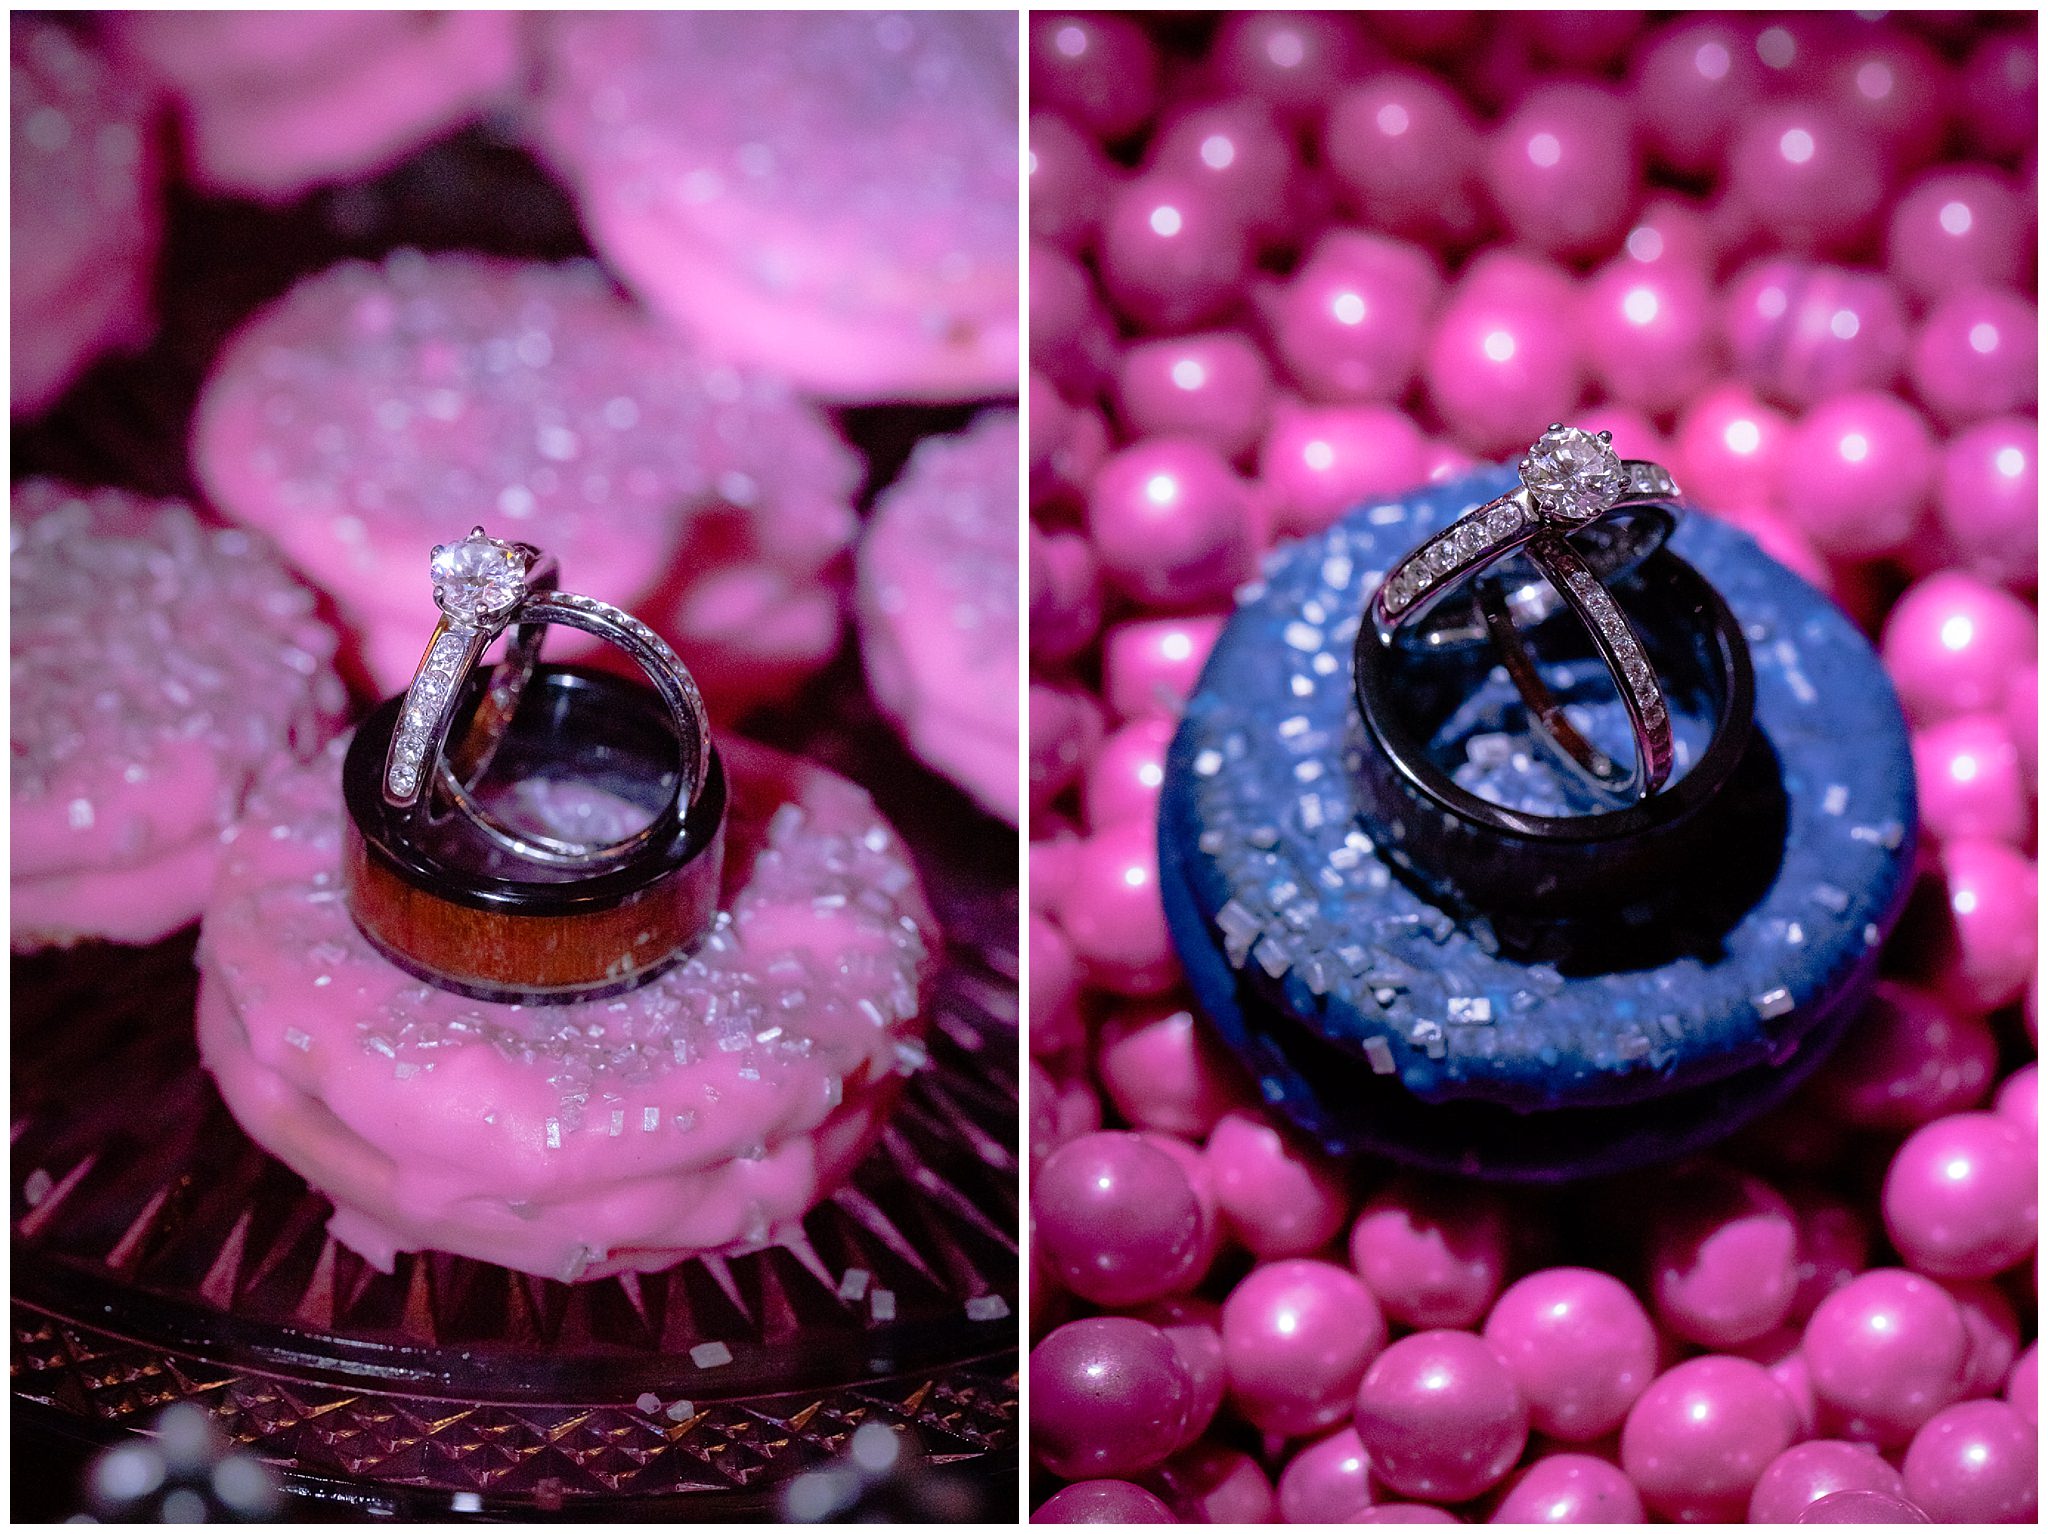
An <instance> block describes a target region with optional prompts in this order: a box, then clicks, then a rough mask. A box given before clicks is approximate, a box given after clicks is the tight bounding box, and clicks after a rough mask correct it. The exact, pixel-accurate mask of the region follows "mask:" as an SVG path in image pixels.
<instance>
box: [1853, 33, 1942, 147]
mask: <svg viewBox="0 0 2048 1534" xmlns="http://www.w3.org/2000/svg"><path fill="white" fill-rule="evenodd" d="M1853 33H1854V35H1853V39H1852V41H1851V42H1850V44H1849V46H1847V47H1846V48H1843V49H1840V50H1839V51H1836V52H1834V53H1833V55H1832V57H1830V59H1829V60H1828V63H1827V70H1826V74H1827V80H1826V86H1825V90H1826V96H1827V101H1828V104H1829V105H1830V106H1832V107H1833V108H1834V109H1835V110H1836V111H1837V112H1839V113H1840V114H1841V116H1842V119H1843V121H1845V122H1846V123H1848V124H1849V126H1850V127H1851V128H1852V129H1854V130H1855V131H1857V132H1858V133H1862V134H1865V135H1868V136H1869V138H1870V139H1871V140H1872V141H1873V142H1875V143H1877V144H1879V145H1881V146H1883V148H1884V151H1885V155H1886V158H1887V159H1888V161H1889V162H1890V168H1891V169H1892V170H1893V171H1899V170H1906V171H1914V170H1918V169H1920V168H1921V167H1922V166H1924V165H1926V164H1927V163H1928V162H1929V161H1930V160H1932V159H1933V158H1934V157H1935V155H1937V154H1938V153H1940V151H1941V142H1942V139H1943V137H1944V136H1945V134H1946V131H1947V128H1948V121H1949V114H1950V111H1951V109H1952V100H1951V97H1952V94H1953V90H1954V81H1953V78H1952V72H1951V70H1950V69H1949V66H1948V63H1947V61H1946V60H1944V59H1943V58H1942V56H1941V55H1940V54H1938V53H1936V52H1935V51H1934V50H1933V49H1932V48H1930V47H1928V46H1927V44H1925V43H1923V42H1922V41H1920V39H1919V38H1917V37H1915V36H1913V35H1912V34H1911V33H1910V32H1903V31H1900V30H1899V29H1897V28H1895V27H1882V28H1880V27H1876V26H1868V25H1861V26H1857V27H1856V28H1854V29H1853Z"/></svg>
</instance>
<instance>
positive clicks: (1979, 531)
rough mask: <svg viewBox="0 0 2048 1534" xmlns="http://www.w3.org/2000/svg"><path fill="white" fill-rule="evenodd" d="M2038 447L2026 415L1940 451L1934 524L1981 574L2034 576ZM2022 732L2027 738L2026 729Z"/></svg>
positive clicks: (2007, 581)
mask: <svg viewBox="0 0 2048 1534" xmlns="http://www.w3.org/2000/svg"><path fill="white" fill-rule="evenodd" d="M2039 452H2040V442H2039V433H2038V431H2037V429H2036V427H2035V424H2034V418H2033V417H2032V416H2000V417H1998V418H1997V419H1996V420H1991V421H1980V422H1979V423H1978V424H1977V425H1975V426H1972V427H1970V428H1969V429H1968V430H1966V431H1962V432H1958V433H1957V434H1956V435H1955V436H1953V437H1951V438H1950V439H1949V441H1948V444H1947V446H1946V447H1944V448H1943V449H1942V454H1941V471H1940V477H1939V479H1938V481H1937V483H1936V486H1935V501H1934V506H1935V511H1936V513H1937V514H1938V515H1939V517H1940V519H1941V530H1942V532H1943V533H1944V534H1945V535H1946V537H1947V539H1948V542H1949V543H1950V544H1951V545H1952V546H1953V547H1954V549H1955V550H1956V552H1957V554H1958V555H1959V556H1960V558H1961V560H1962V563H1963V564H1964V565H1965V567H1966V568H1968V569H1969V570H1971V571H1973V572H1974V573H1976V574H1978V575H1981V576H1983V577H1984V578H1985V579H1986V580H1990V581H1996V582H1999V583H2000V584H2002V585H2006V586H2011V587H2015V588H2020V587H2028V586H2032V585H2033V584H2034V581H2035V579H2036V578H2037V574H2038V571H2039V567H2040V557H2041V548H2040V538H2041V524H2040V517H2039V510H2040V502H2039V499H2038V496H2039V488H2040V479H2039V474H2040V457H2039ZM2035 693H2036V695H2038V689H2036V690H2035ZM2023 735H2024V738H2025V740H2026V741H2027V742H2029V743H2030V742H2031V741H2032V739H2033V731H2032V730H2031V729H2028V730H2026V731H2024V732H2023ZM2029 760H2031V757H2029Z"/></svg>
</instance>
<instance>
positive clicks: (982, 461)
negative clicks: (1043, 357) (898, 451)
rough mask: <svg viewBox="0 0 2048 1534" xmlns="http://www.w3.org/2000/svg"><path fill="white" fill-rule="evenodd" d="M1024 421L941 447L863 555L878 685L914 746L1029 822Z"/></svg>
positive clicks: (918, 470)
mask: <svg viewBox="0 0 2048 1534" xmlns="http://www.w3.org/2000/svg"><path fill="white" fill-rule="evenodd" d="M1017 505H1018V485H1017V418H1016V416H1014V415H1012V414H1010V413H1009V412H1008V411H1002V412H996V413H991V414H988V415H984V416H982V417H981V418H980V419H979V420H977V421H976V422H975V423H974V425H973V426H972V427H971V428H970V429H969V430H968V431H967V432H965V433H964V434H962V435H961V436H958V437H936V438H929V439H927V440H926V441H924V442H922V443H920V444H919V445H918V448H917V451H916V452H915V453H914V454H912V455H911V459H910V464H909V467H908V468H906V469H905V471H904V475H903V478H902V479H901V480H899V481H898V482H897V483H896V484H894V485H892V486H890V488H889V489H888V490H887V491H886V492H884V493H883V495H882V497H881V499H880V500H879V501H878V502H877V503H876V506H875V514H874V518H873V520H872V521H870V522H869V524H868V530H867V535H866V537H865V538H864V539H863V540H862V542H861V546H860V589H859V612H860V634H861V656H862V659H863V660H864V661H865V663H866V666H867V673H868V685H869V687H870V688H872V689H873V691H874V694H875V700H876V701H877V702H878V703H880V704H881V706H882V709H883V712H885V713H887V714H888V715H889V716H890V717H891V718H892V719H894V720H895V722H896V726H897V728H898V729H900V730H901V731H902V732H903V737H904V739H905V740H907V741H908V742H909V743H910V748H911V749H912V750H913V751H915V752H916V753H917V754H918V755H919V756H921V757H923V758H924V759H925V760H926V761H927V762H929V763H931V765H932V766H933V767H935V768H937V769H938V770H939V771H940V772H943V773H944V774H945V775H946V776H947V777H949V778H951V779H953V781H954V782H956V783H958V784H960V786H961V787H963V788H965V789H966V790H967V791H968V792H969V793H970V794H972V795H974V797H975V798H976V799H977V800H978V801H980V803H981V804H982V805H983V806H985V807H986V808H988V809H990V810H992V811H994V812H995V813H996V814H998V815H1000V816H1002V817H1003V818H1004V819H1005V820H1007V821H1009V822H1010V823H1011V824H1012V825H1015V824H1016V823H1017Z"/></svg>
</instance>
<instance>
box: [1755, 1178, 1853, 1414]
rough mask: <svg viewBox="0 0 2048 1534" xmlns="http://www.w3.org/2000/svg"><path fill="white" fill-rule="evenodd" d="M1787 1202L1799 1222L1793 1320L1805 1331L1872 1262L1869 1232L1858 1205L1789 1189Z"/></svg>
mask: <svg viewBox="0 0 2048 1534" xmlns="http://www.w3.org/2000/svg"><path fill="white" fill-rule="evenodd" d="M1786 1200H1787V1202H1789V1203H1790V1204H1791V1205H1792V1212H1793V1214H1794V1215H1795V1216H1797V1218H1798V1220H1799V1262H1798V1269H1797V1271H1798V1275H1799V1287H1798V1289H1797V1290H1795V1291H1794V1293H1793V1295H1792V1310H1791V1313H1790V1317H1789V1319H1790V1320H1791V1321H1792V1322H1794V1323H1796V1324H1797V1325H1800V1326H1804V1325H1805V1324H1806V1321H1807V1319H1808V1317H1810V1316H1811V1315H1812V1314H1813V1312H1814V1309H1815V1307H1817V1306H1818V1305H1819V1304H1820V1302H1821V1301H1822V1300H1824V1299H1826V1298H1827V1297H1828V1296H1829V1295H1831V1294H1833V1293H1834V1292H1835V1291H1836V1290H1837V1289H1839V1288H1841V1287H1842V1286H1843V1285H1844V1284H1846V1283H1848V1282H1849V1280H1850V1279H1852V1278H1854V1277H1855V1276H1856V1275H1857V1274H1858V1273H1861V1272H1862V1271H1863V1269H1864V1267H1865V1266H1866V1265H1867V1264H1868V1263H1869V1261H1870V1227H1869V1224H1868V1223H1867V1222H1866V1221H1865V1220H1864V1218H1863V1216H1862V1214H1861V1213H1859V1212H1858V1211H1857V1209H1856V1208H1855V1206H1853V1205H1851V1204H1849V1203H1847V1202H1845V1201H1844V1200H1842V1199H1839V1198H1836V1197H1835V1196H1833V1195H1832V1194H1829V1193H1826V1192H1823V1191H1821V1190H1819V1189H1815V1188H1808V1187H1799V1188H1793V1189H1789V1190H1788V1191H1787V1194H1786ZM1758 1362H1763V1360H1761V1359H1759V1360H1758ZM1765 1367H1766V1368H1768V1367H1769V1365H1768V1364H1766V1365H1765ZM1780 1383H1783V1382H1782V1381H1780Z"/></svg>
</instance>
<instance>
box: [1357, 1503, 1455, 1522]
mask: <svg viewBox="0 0 2048 1534" xmlns="http://www.w3.org/2000/svg"><path fill="white" fill-rule="evenodd" d="M1344 1521H1345V1522H1346V1523H1456V1522H1458V1519H1457V1518H1456V1517H1454V1516H1453V1515H1452V1514H1450V1513H1447V1512H1445V1511H1444V1510H1443V1509H1442V1508H1440V1507H1431V1506H1430V1505H1429V1504H1428V1503H1427V1502H1380V1503H1376V1504H1374V1505H1373V1506H1372V1507H1369V1508H1367V1509H1366V1510H1365V1511H1364V1512H1362V1513H1353V1514H1352V1515H1351V1516H1350V1517H1349V1518H1347V1519H1345V1520H1344Z"/></svg>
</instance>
